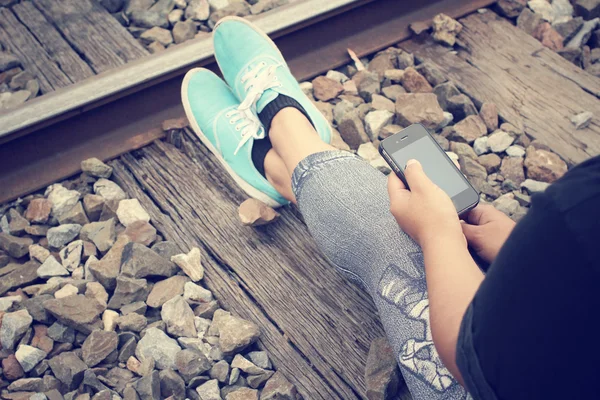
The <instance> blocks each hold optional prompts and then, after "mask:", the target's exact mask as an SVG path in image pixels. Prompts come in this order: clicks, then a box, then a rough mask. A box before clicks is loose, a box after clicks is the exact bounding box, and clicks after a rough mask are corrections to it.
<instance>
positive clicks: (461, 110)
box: [446, 94, 477, 121]
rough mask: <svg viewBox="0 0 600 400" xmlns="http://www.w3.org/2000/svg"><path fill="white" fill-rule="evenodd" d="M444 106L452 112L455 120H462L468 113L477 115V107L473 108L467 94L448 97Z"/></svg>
mask: <svg viewBox="0 0 600 400" xmlns="http://www.w3.org/2000/svg"><path fill="white" fill-rule="evenodd" d="M446 108H447V109H448V111H449V112H450V113H452V115H453V116H454V119H455V120H456V121H460V120H463V119H465V118H466V117H468V116H469V115H477V108H475V105H474V104H473V102H472V101H471V99H470V98H469V96H467V95H464V94H459V95H456V96H452V97H450V98H449V99H448V100H447V101H446Z"/></svg>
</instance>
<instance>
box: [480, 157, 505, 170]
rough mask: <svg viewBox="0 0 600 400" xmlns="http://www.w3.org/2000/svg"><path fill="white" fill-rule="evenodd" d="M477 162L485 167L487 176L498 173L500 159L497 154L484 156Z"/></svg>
mask: <svg viewBox="0 0 600 400" xmlns="http://www.w3.org/2000/svg"><path fill="white" fill-rule="evenodd" d="M477 161H479V164H481V165H483V166H484V167H485V169H486V171H487V173H488V174H491V173H494V172H496V171H498V168H500V164H501V163H502V159H501V158H500V157H498V155H497V154H484V155H482V156H480V157H479V158H478V159H477Z"/></svg>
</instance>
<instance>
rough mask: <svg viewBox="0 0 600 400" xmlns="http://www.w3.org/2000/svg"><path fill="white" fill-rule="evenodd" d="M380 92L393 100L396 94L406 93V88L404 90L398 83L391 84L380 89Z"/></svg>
mask: <svg viewBox="0 0 600 400" xmlns="http://www.w3.org/2000/svg"><path fill="white" fill-rule="evenodd" d="M381 93H382V94H383V95H384V96H385V97H387V98H388V99H390V100H392V101H394V102H395V101H396V99H397V98H398V96H400V95H401V94H404V93H406V90H404V88H403V87H402V86H400V85H391V86H388V87H384V88H383V89H381Z"/></svg>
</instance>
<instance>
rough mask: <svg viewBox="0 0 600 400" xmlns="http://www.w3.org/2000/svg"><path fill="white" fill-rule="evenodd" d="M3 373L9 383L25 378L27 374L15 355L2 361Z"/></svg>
mask: <svg viewBox="0 0 600 400" xmlns="http://www.w3.org/2000/svg"><path fill="white" fill-rule="evenodd" d="M2 373H3V374H4V377H5V378H6V379H8V380H9V381H15V380H17V379H20V378H22V377H24V376H25V372H23V368H22V367H21V364H19V361H17V358H16V357H15V355H14V354H10V355H9V356H8V357H5V358H3V359H2Z"/></svg>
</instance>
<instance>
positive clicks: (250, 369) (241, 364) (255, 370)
mask: <svg viewBox="0 0 600 400" xmlns="http://www.w3.org/2000/svg"><path fill="white" fill-rule="evenodd" d="M231 367H232V368H239V369H241V370H242V371H244V372H245V373H247V374H250V375H259V374H262V373H264V372H265V371H264V369H262V368H259V367H258V366H256V365H254V364H253V363H251V362H250V361H248V360H247V359H246V358H244V356H242V355H241V354H236V355H235V357H234V358H233V361H231Z"/></svg>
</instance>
